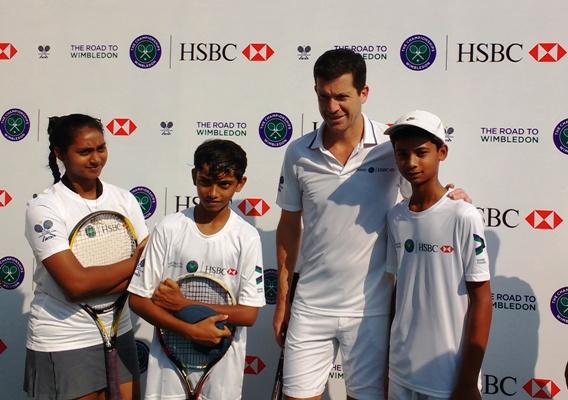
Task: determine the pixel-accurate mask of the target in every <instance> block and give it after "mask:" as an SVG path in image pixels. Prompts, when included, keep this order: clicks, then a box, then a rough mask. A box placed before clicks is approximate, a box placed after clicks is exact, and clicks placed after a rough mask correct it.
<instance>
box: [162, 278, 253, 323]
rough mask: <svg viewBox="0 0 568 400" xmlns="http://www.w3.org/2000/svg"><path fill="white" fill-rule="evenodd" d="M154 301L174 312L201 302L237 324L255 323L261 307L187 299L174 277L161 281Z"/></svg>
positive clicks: (229, 321) (228, 321) (228, 320)
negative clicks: (207, 302)
mask: <svg viewBox="0 0 568 400" xmlns="http://www.w3.org/2000/svg"><path fill="white" fill-rule="evenodd" d="M152 302H153V303H154V304H155V305H157V306H159V307H161V308H163V309H166V310H168V311H172V312H175V311H179V310H181V309H182V308H184V307H185V306H189V305H192V304H201V305H204V306H207V307H209V308H211V309H213V310H214V311H216V312H217V313H218V314H224V315H227V316H228V318H227V323H228V324H230V325H237V326H252V325H254V323H255V322H256V317H257V316H258V309H259V308H258V307H251V306H244V305H240V304H237V305H234V306H227V305H221V304H206V303H200V302H197V301H193V300H189V299H186V298H185V297H184V296H183V294H182V293H181V291H180V290H179V286H178V285H177V283H176V282H175V281H174V280H172V279H166V280H165V281H163V282H161V283H160V286H158V288H157V289H156V291H155V292H154V294H153V295H152Z"/></svg>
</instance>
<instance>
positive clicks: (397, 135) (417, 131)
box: [390, 126, 444, 150]
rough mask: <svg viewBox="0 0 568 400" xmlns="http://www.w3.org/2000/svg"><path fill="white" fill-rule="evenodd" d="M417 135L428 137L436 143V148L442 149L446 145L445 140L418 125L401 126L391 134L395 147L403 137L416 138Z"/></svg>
mask: <svg viewBox="0 0 568 400" xmlns="http://www.w3.org/2000/svg"><path fill="white" fill-rule="evenodd" d="M415 137H421V138H425V139H428V141H429V142H432V143H434V144H435V145H436V150H440V147H442V146H443V145H444V141H443V140H442V139H440V138H439V137H438V136H436V135H434V134H432V133H430V132H428V131H427V130H425V129H422V128H419V127H417V126H401V127H400V128H398V129H397V130H396V131H394V132H393V133H392V134H391V135H390V141H391V143H392V146H393V148H394V146H395V144H396V142H397V141H398V140H400V139H401V138H415Z"/></svg>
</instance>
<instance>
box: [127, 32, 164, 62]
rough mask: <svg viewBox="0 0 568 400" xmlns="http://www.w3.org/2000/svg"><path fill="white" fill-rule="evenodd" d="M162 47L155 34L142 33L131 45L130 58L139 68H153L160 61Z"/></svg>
mask: <svg viewBox="0 0 568 400" xmlns="http://www.w3.org/2000/svg"><path fill="white" fill-rule="evenodd" d="M161 56H162V47H161V46H160V42H158V39H156V38H155V37H154V36H150V35H141V36H138V37H137V38H136V39H134V40H133V41H132V44H131V45H130V59H131V60H132V62H133V63H134V65H136V66H137V67H138V68H142V69H147V68H152V67H153V66H154V65H156V64H157V63H158V61H160V57H161Z"/></svg>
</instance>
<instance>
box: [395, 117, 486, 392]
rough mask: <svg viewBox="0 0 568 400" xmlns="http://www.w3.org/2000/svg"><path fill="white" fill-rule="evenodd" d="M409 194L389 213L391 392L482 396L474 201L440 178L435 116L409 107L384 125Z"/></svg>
mask: <svg viewBox="0 0 568 400" xmlns="http://www.w3.org/2000/svg"><path fill="white" fill-rule="evenodd" d="M385 134H386V135H390V139H391V142H392V144H393V147H394V153H395V160H396V164H397V167H398V169H399V171H400V173H401V175H402V176H403V177H404V178H406V179H407V180H408V181H409V182H410V184H411V186H412V196H411V197H410V199H405V200H403V201H402V202H400V203H399V204H397V205H396V206H395V207H394V208H393V209H392V210H391V211H390V212H389V214H388V217H387V224H388V239H389V245H388V249H387V264H386V270H387V272H389V273H391V274H393V275H394V276H395V277H396V294H395V301H394V304H393V307H394V310H395V311H394V320H393V323H392V328H391V339H390V354H389V397H388V398H389V399H391V400H418V399H420V400H422V399H424V400H426V399H428V400H430V399H455V400H457V399H459V400H470V399H481V395H480V392H479V386H480V385H479V371H480V368H481V363H482V361H483V355H484V353H485V348H486V346H487V340H488V336H489V328H490V324H491V311H492V303H491V289H490V285H489V261H488V256H487V249H486V244H485V238H484V234H483V221H482V218H481V216H480V214H479V212H478V211H477V209H476V208H475V207H474V206H472V205H471V204H468V203H466V202H464V201H452V200H450V199H448V197H447V196H446V193H447V189H446V188H444V186H442V185H441V184H440V182H439V180H438V167H439V163H440V161H443V160H445V158H446V156H447V154H448V146H447V145H446V144H445V143H444V138H445V129H444V126H443V124H442V121H441V120H440V119H439V118H438V117H437V116H435V115H434V114H431V113H429V112H426V111H419V110H418V111H412V112H410V113H408V114H406V115H404V116H402V117H401V118H399V119H398V120H397V121H396V122H395V123H394V124H393V125H392V126H391V127H390V128H388V129H387V130H386V131H385Z"/></svg>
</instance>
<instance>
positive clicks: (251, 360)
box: [245, 355, 266, 375]
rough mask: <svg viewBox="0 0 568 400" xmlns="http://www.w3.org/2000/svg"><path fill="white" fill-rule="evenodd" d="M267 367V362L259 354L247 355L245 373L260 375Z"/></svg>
mask: <svg viewBox="0 0 568 400" xmlns="http://www.w3.org/2000/svg"><path fill="white" fill-rule="evenodd" d="M265 367H266V364H264V362H263V361H262V360H261V359H260V358H258V357H257V356H248V355H247V356H246V358H245V374H247V375H258V374H260V373H261V372H262V370H263V369H264V368H265Z"/></svg>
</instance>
